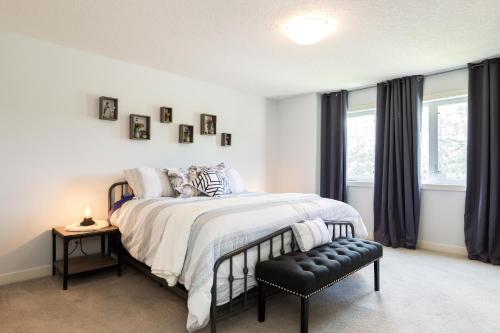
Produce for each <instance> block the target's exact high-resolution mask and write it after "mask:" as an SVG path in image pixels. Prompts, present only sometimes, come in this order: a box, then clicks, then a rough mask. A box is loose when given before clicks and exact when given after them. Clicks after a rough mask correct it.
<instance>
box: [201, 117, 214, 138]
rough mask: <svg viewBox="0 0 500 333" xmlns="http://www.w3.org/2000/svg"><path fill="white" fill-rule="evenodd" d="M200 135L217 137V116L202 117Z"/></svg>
mask: <svg viewBox="0 0 500 333" xmlns="http://www.w3.org/2000/svg"><path fill="white" fill-rule="evenodd" d="M200 134H201V135H216V134H217V116H216V115H213V114H208V113H202V114H201V115H200Z"/></svg>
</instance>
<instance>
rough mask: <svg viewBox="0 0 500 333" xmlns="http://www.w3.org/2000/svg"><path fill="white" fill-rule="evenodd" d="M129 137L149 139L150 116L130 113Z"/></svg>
mask: <svg viewBox="0 0 500 333" xmlns="http://www.w3.org/2000/svg"><path fill="white" fill-rule="evenodd" d="M130 139H132V140H151V117H150V116H142V115H138V114H131V115H130Z"/></svg>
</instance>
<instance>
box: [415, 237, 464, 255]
mask: <svg viewBox="0 0 500 333" xmlns="http://www.w3.org/2000/svg"><path fill="white" fill-rule="evenodd" d="M417 247H418V248H419V249H422V250H430V251H436V252H442V253H448V254H457V255H461V256H465V257H466V256H467V249H466V248H465V247H464V246H457V245H448V244H442V243H434V242H429V241H424V240H421V241H419V242H418V246H417Z"/></svg>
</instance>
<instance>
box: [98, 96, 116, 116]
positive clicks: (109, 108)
mask: <svg viewBox="0 0 500 333" xmlns="http://www.w3.org/2000/svg"><path fill="white" fill-rule="evenodd" d="M99 119H101V120H110V121H116V120H118V98H113V97H106V96H101V97H99Z"/></svg>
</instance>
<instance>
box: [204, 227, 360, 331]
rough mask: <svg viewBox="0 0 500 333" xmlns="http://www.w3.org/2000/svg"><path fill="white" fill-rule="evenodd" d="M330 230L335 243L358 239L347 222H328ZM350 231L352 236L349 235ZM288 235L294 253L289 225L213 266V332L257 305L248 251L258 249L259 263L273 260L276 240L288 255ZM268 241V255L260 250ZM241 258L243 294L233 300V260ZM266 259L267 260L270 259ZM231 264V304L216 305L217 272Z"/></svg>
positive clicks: (229, 277) (230, 254)
mask: <svg viewBox="0 0 500 333" xmlns="http://www.w3.org/2000/svg"><path fill="white" fill-rule="evenodd" d="M325 223H326V225H327V227H328V229H329V230H330V231H331V232H332V240H333V239H335V238H337V237H349V236H351V237H355V233H354V225H353V224H352V223H351V222H348V221H331V220H327V221H325ZM349 231H350V233H349ZM287 233H289V234H290V237H291V242H290V246H289V248H290V251H288V252H291V251H294V250H295V246H296V245H295V238H294V235H293V231H292V228H291V227H290V226H288V227H285V228H282V229H280V230H278V231H275V232H273V233H272V234H270V235H268V236H265V237H262V238H260V239H257V240H255V241H253V242H251V243H249V244H247V245H245V246H242V247H240V248H238V249H236V250H234V251H231V252H228V253H226V254H225V255H223V256H222V257H220V258H219V259H217V261H216V262H215V264H214V277H213V283H212V303H211V308H210V327H211V331H212V333H215V332H216V330H217V322H218V321H220V320H222V319H225V318H227V317H230V316H233V315H235V314H238V313H241V312H242V311H245V310H247V309H248V308H250V307H252V306H253V305H255V304H256V302H257V297H256V293H255V292H253V291H254V290H249V289H248V252H249V251H250V250H254V249H256V250H257V262H260V261H261V260H262V257H263V256H264V258H267V259H272V258H273V257H274V254H273V253H274V251H273V246H274V245H273V241H274V239H276V238H278V239H279V241H278V243H279V244H280V254H285V253H287V251H286V246H285V235H286V234H287ZM267 242H269V251H268V253H267V254H263V253H261V252H262V251H261V248H262V246H263V245H264V244H266V243H267ZM238 255H243V270H242V273H243V294H241V295H240V296H238V297H237V298H233V283H234V272H233V261H234V258H235V257H236V256H238ZM267 259H265V260H267ZM226 261H229V276H228V278H227V280H228V283H229V298H228V303H227V304H225V305H221V306H217V273H218V270H219V268H220V266H221V265H222V263H224V262H226Z"/></svg>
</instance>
